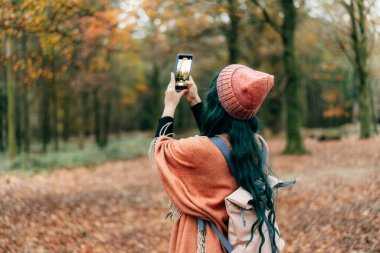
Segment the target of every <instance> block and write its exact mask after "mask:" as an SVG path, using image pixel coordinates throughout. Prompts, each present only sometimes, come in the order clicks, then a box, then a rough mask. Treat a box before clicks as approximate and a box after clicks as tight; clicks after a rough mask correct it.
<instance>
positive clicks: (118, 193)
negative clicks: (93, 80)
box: [0, 137, 380, 253]
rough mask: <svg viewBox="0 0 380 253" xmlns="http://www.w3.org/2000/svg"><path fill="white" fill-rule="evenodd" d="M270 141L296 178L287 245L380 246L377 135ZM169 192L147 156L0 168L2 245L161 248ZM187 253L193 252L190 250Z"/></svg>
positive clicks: (277, 159)
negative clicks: (19, 170)
mask: <svg viewBox="0 0 380 253" xmlns="http://www.w3.org/2000/svg"><path fill="white" fill-rule="evenodd" d="M284 145H285V143H284V141H282V140H272V141H269V146H270V149H271V150H270V152H271V155H272V168H273V169H274V170H275V171H276V172H277V174H278V175H279V176H280V177H281V178H282V179H292V178H295V177H300V178H302V181H300V183H297V185H295V186H293V187H290V188H288V189H282V190H281V191H280V193H279V195H278V222H279V226H280V229H281V232H282V235H283V237H284V238H285V240H286V242H287V247H286V251H285V252H288V253H290V252H307V253H308V252H352V253H353V252H356V253H359V252H380V230H379V228H380V176H379V170H380V138H379V137H376V138H374V139H371V140H358V139H357V138H355V137H350V138H346V139H343V140H341V141H331V142H318V141H316V140H312V139H308V140H307V141H306V146H307V148H308V150H309V151H310V153H309V154H307V155H303V156H285V155H282V154H281V151H282V149H283V148H284ZM166 210H167V197H166V195H165V193H164V191H163V189H162V187H161V184H160V182H159V180H158V177H157V175H156V173H155V172H154V171H152V170H151V168H150V164H149V161H148V159H147V158H145V157H144V158H139V159H136V160H132V161H125V162H112V163H105V164H102V165H99V166H96V167H94V168H83V167H79V168H75V169H70V170H55V171H53V172H52V173H50V174H47V175H43V174H39V175H35V176H33V177H22V176H16V175H15V174H8V175H2V176H0V251H1V252H17V253H18V252H38V253H43V252H54V253H55V252H139V253H141V252H152V253H153V252H167V247H168V242H169V236H170V229H171V223H170V222H167V221H164V217H165V214H166ZM189 253H191V252H189Z"/></svg>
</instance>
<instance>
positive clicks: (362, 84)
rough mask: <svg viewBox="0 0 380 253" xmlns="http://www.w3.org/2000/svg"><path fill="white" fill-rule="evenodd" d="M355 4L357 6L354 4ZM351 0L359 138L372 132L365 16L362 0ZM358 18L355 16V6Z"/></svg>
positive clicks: (366, 136) (369, 135)
mask: <svg viewBox="0 0 380 253" xmlns="http://www.w3.org/2000/svg"><path fill="white" fill-rule="evenodd" d="M356 5H357V6H356ZM356 5H355V2H354V0H351V2H350V5H348V6H347V10H348V12H349V15H350V20H351V39H352V42H353V47H354V54H355V65H356V71H357V74H358V79H359V105H360V115H359V120H360V138H369V137H371V136H372V134H373V127H372V126H373V125H372V121H371V115H372V113H371V106H370V94H369V85H368V84H369V83H368V73H367V69H366V68H367V55H368V54H367V37H366V21H365V20H366V17H365V14H364V3H363V0H357V1H356ZM355 7H357V11H358V15H359V19H357V18H356V15H355V13H356V8H355Z"/></svg>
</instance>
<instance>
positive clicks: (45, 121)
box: [40, 80, 51, 153]
mask: <svg viewBox="0 0 380 253" xmlns="http://www.w3.org/2000/svg"><path fill="white" fill-rule="evenodd" d="M40 86H41V93H42V94H41V96H42V99H41V101H40V120H41V122H40V124H41V138H42V152H44V153H45V152H46V151H47V146H48V144H49V142H50V133H51V131H50V122H49V119H50V118H49V115H50V114H49V111H50V110H49V108H50V86H49V85H48V84H46V81H45V80H43V81H42V82H41V83H40Z"/></svg>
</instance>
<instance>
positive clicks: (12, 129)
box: [5, 36, 16, 158]
mask: <svg viewBox="0 0 380 253" xmlns="http://www.w3.org/2000/svg"><path fill="white" fill-rule="evenodd" d="M13 45H14V40H13V38H12V37H11V36H8V37H7V38H6V46H5V47H6V49H5V50H6V53H5V55H6V59H7V115H8V157H9V158H13V157H14V156H15V155H16V126H15V83H16V80H15V75H14V73H13V70H12V68H13V60H12V54H13V52H12V47H13Z"/></svg>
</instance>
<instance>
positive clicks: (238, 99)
mask: <svg viewBox="0 0 380 253" xmlns="http://www.w3.org/2000/svg"><path fill="white" fill-rule="evenodd" d="M273 84H274V77H273V76H272V75H269V74H266V73H263V72H259V71H255V70H253V69H250V68H248V67H246V66H243V65H239V64H233V65H229V66H227V67H225V68H224V69H223V70H222V71H221V72H220V74H218V75H216V76H215V77H214V78H213V79H212V81H211V86H210V90H209V92H208V95H207V103H206V105H205V108H203V107H204V106H203V103H202V102H201V99H200V97H199V95H198V92H197V87H196V85H195V83H194V81H193V80H192V79H190V81H189V82H187V83H186V85H187V86H188V89H187V90H183V91H181V92H176V90H175V80H174V75H173V73H171V81H170V83H169V85H168V88H167V90H166V92H165V108H164V111H163V114H162V118H161V119H160V120H159V124H158V128H157V132H156V138H155V140H154V141H153V142H152V144H153V145H152V146H151V149H150V151H151V152H150V157H151V159H152V162H153V163H154V166H155V167H156V168H157V169H158V173H159V176H160V179H161V181H162V184H163V186H164V189H165V191H166V192H167V194H168V196H169V198H170V200H171V201H172V203H171V208H170V211H169V214H168V216H169V217H170V218H171V219H172V220H174V221H175V223H174V226H173V230H172V235H171V239H170V247H169V252H170V253H195V252H207V253H219V252H226V251H225V249H224V247H223V246H222V245H221V243H220V241H219V238H218V237H217V235H216V234H215V233H214V231H213V230H212V229H211V227H210V226H206V231H205V233H199V232H198V227H197V218H202V219H205V220H208V221H211V222H212V223H214V224H215V225H216V227H217V228H218V229H219V231H223V233H224V235H227V225H228V214H227V212H226V206H225V203H224V199H225V197H226V196H228V195H229V194H231V193H232V192H234V191H235V190H236V189H237V188H238V187H239V186H241V187H243V188H244V189H245V190H247V191H248V192H249V193H250V194H252V196H253V199H252V205H253V206H254V209H255V211H256V212H257V213H258V223H257V224H256V226H254V227H252V233H253V231H254V230H256V229H259V230H262V228H263V222H264V217H263V215H265V214H264V213H265V211H266V210H264V205H263V203H260V197H259V193H260V192H261V193H263V192H264V193H263V194H264V195H265V197H266V199H267V203H265V204H266V206H267V207H268V210H269V212H271V213H272V217H273V219H271V223H270V226H271V227H273V228H274V222H275V218H274V217H275V216H274V204H273V197H272V190H271V187H270V186H269V183H268V176H267V172H268V171H267V168H265V169H264V168H262V167H261V166H259V164H261V160H262V158H261V155H260V154H261V148H260V146H259V144H258V143H259V142H258V139H257V134H255V133H256V132H257V129H258V121H257V119H256V117H255V114H256V113H257V111H258V109H259V108H260V106H261V104H262V102H263V100H264V98H265V97H266V95H267V94H268V92H269V90H270V89H271V88H272V86H273ZM182 96H184V97H185V98H186V100H187V101H188V102H189V103H190V105H191V110H192V112H193V114H194V117H195V120H196V122H197V125H198V127H199V129H200V133H201V134H200V136H198V135H196V136H194V137H189V138H184V139H179V140H176V139H173V138H172V137H173V135H174V133H173V117H174V112H175V109H176V106H177V105H178V103H179V101H180V98H181V97H182ZM215 135H218V136H220V137H221V138H222V139H223V140H224V141H225V142H226V143H227V144H228V146H229V148H230V149H231V151H232V161H233V163H234V165H235V166H234V167H235V168H237V169H235V170H234V171H232V170H230V169H229V167H228V165H227V163H226V160H225V159H224V157H223V155H222V154H221V153H220V151H219V150H218V148H217V147H216V146H215V145H214V144H213V143H212V142H211V141H210V139H209V137H213V136H215ZM265 145H266V144H265ZM255 180H256V181H257V180H261V181H262V182H264V183H265V186H266V187H265V190H264V191H262V189H261V188H259V186H258V185H257V184H255V183H254V182H255ZM260 232H263V231H260ZM264 232H265V231H264ZM260 234H262V233H260ZM261 239H262V240H263V241H264V240H265V238H264V236H261ZM266 243H267V242H266Z"/></svg>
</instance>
